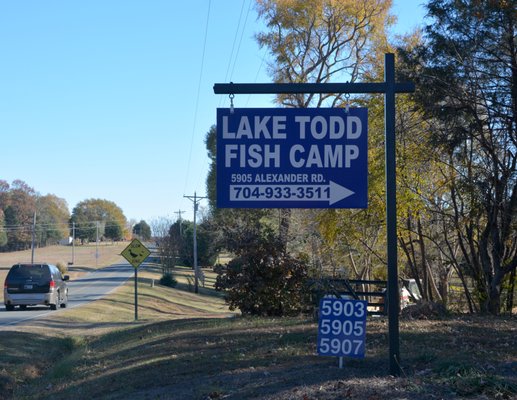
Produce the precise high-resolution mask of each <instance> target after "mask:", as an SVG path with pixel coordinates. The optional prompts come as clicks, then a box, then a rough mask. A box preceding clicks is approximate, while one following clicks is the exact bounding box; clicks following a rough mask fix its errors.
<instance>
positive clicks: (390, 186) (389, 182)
mask: <svg viewBox="0 0 517 400" xmlns="http://www.w3.org/2000/svg"><path fill="white" fill-rule="evenodd" d="M414 91H415V85H414V83H412V82H396V81H395V56H394V55H393V54H385V56H384V82H371V83H280V84H277V83H270V84H262V83H244V84H234V83H229V84H217V83H216V84H215V85H214V93H215V94H229V95H235V94H308V93H349V94H351V93H383V94H384V137H385V151H386V155H385V157H386V225H387V234H386V238H387V246H386V248H387V258H388V319H389V328H388V336H389V366H390V373H391V374H393V375H400V373H401V369H400V352H399V320H398V312H399V298H398V293H399V291H398V267H397V214H396V213H397V208H396V203H397V197H396V180H395V179H396V172H395V170H396V168H395V167H396V162H395V161H396V157H395V94H396V93H411V92H414ZM218 124H219V121H218ZM218 129H219V127H218ZM248 154H249V153H248ZM218 189H219V188H218ZM286 207H290V206H288V205H287V203H286ZM311 207H312V206H311Z"/></svg>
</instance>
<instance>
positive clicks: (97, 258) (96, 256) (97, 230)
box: [95, 221, 99, 268]
mask: <svg viewBox="0 0 517 400" xmlns="http://www.w3.org/2000/svg"><path fill="white" fill-rule="evenodd" d="M95 228H96V234H95V268H97V263H98V262H99V221H95Z"/></svg>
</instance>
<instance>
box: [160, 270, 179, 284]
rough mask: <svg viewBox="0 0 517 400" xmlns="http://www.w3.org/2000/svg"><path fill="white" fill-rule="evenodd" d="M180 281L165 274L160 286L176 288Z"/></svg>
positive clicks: (169, 274)
mask: <svg viewBox="0 0 517 400" xmlns="http://www.w3.org/2000/svg"><path fill="white" fill-rule="evenodd" d="M177 284H178V281H177V280H176V279H174V277H173V276H172V274H171V273H166V274H163V275H162V277H161V278H160V285H163V286H168V287H176V285H177Z"/></svg>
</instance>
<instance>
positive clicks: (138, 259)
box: [120, 239, 151, 321]
mask: <svg viewBox="0 0 517 400" xmlns="http://www.w3.org/2000/svg"><path fill="white" fill-rule="evenodd" d="M150 254H151V251H150V250H149V249H148V248H147V247H145V246H144V245H143V244H142V242H140V240H138V239H133V240H132V241H131V243H129V245H128V246H127V247H126V248H125V249H124V250H122V253H120V255H121V256H122V257H124V258H125V259H126V260H127V261H129V263H130V264H131V265H132V266H133V267H135V321H137V320H138V267H139V266H140V264H142V263H143V262H144V260H145V259H146V258H147V257H148V256H149V255H150Z"/></svg>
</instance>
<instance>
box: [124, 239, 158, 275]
mask: <svg viewBox="0 0 517 400" xmlns="http://www.w3.org/2000/svg"><path fill="white" fill-rule="evenodd" d="M120 254H121V255H122V257H124V258H125V259H126V260H128V261H129V263H130V264H131V265H132V266H133V267H135V268H138V267H139V266H140V264H142V263H143V262H144V260H145V259H146V258H147V256H148V255H149V254H151V252H150V251H149V249H148V248H147V247H145V246H144V245H143V244H142V242H140V240H138V239H133V241H132V242H131V243H129V245H128V246H127V247H126V248H125V249H124V250H123V251H122V253H120Z"/></svg>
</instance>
